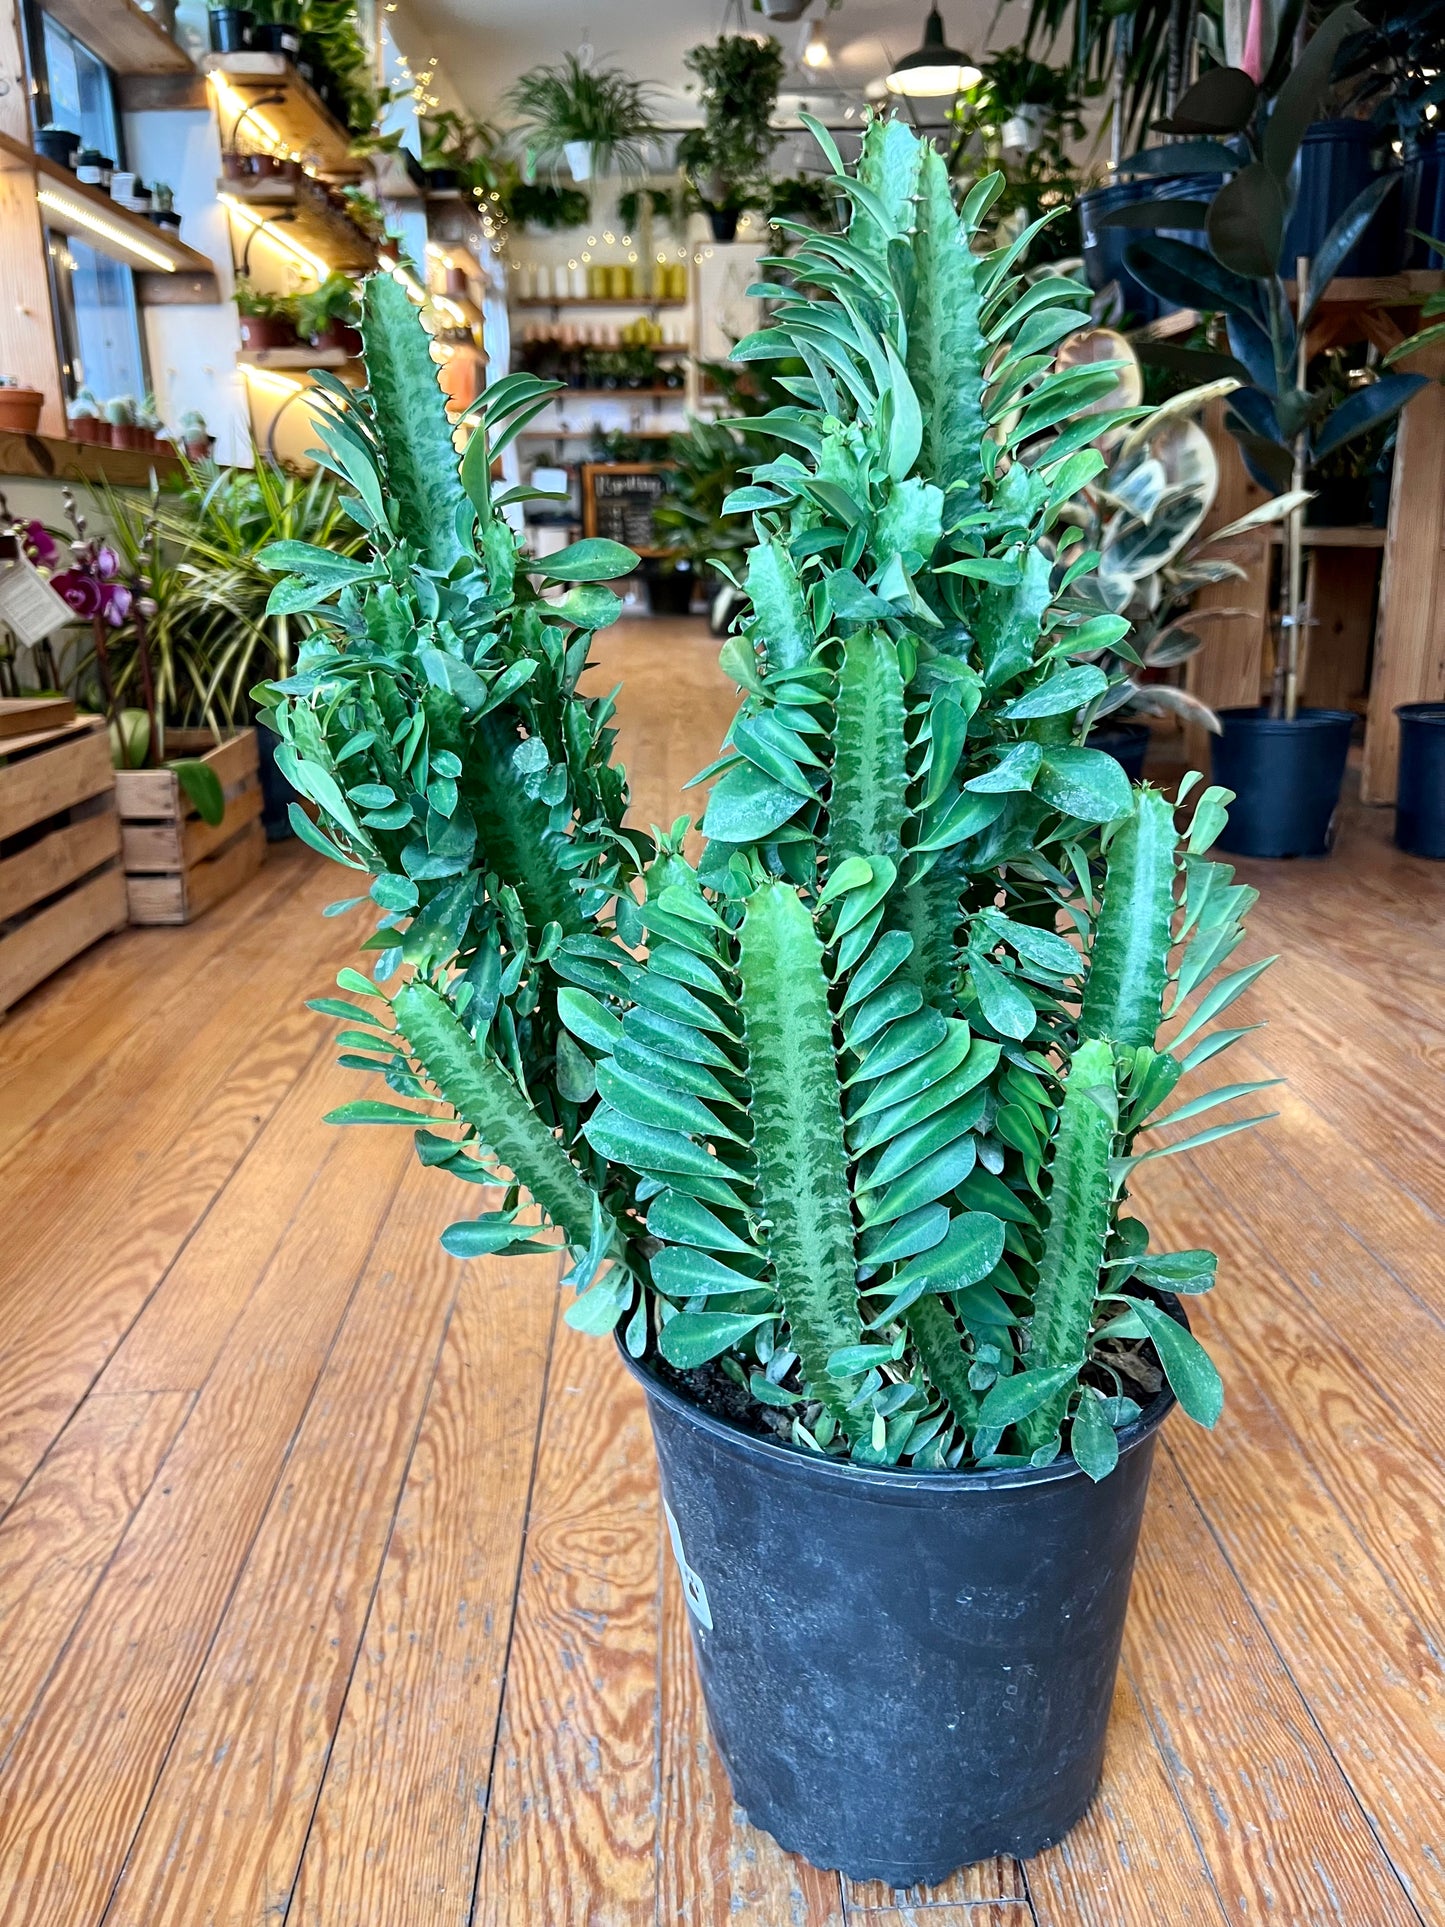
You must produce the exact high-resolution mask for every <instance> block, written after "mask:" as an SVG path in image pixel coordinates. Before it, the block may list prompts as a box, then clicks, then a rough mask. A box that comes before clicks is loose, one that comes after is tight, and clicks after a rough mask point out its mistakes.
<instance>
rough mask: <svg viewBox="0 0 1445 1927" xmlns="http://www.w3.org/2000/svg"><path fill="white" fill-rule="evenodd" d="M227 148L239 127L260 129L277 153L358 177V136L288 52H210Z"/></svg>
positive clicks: (206, 63)
mask: <svg viewBox="0 0 1445 1927" xmlns="http://www.w3.org/2000/svg"><path fill="white" fill-rule="evenodd" d="M201 70H202V72H203V73H206V74H208V75H209V76H210V79H211V83H212V86H213V88H214V89H215V93H216V98H217V102H218V105H219V108H220V111H221V115H222V132H223V137H224V140H225V144H226V146H227V147H233V146H234V145H235V144H236V137H237V134H238V132H250V131H251V130H254V132H255V134H256V135H257V136H258V137H259V140H260V143H261V144H263V145H265V146H267V147H268V148H269V149H270V150H271V151H272V152H285V153H288V154H291V155H293V156H294V157H295V158H296V159H298V160H305V161H309V162H311V163H312V164H313V165H314V166H316V167H318V168H319V169H321V171H322V172H324V173H328V174H337V175H342V176H346V177H357V176H359V174H360V172H361V170H360V168H359V166H358V164H357V162H356V161H355V159H354V158H353V155H352V137H351V135H350V134H349V133H348V132H347V131H346V129H345V128H344V127H343V126H342V125H341V124H340V122H339V121H338V120H337V119H336V118H335V116H334V115H333V114H332V113H331V112H330V111H329V110H328V109H327V107H326V105H325V103H324V102H323V100H322V99H321V96H320V95H319V94H318V93H317V92H316V90H315V88H314V87H312V86H311V84H310V82H309V81H307V80H304V79H303V78H302V76H301V75H300V74H299V73H298V72H297V71H296V68H295V67H294V66H293V65H292V63H291V62H290V61H289V60H288V59H287V58H286V56H285V55H284V54H273V53H234V54H207V55H206V56H205V58H204V59H203V60H202V62H201Z"/></svg>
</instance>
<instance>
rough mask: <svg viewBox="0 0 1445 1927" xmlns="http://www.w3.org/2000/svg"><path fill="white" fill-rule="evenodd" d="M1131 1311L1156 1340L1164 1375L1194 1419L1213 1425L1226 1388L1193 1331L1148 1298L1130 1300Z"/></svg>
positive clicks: (1220, 1409) (1202, 1423)
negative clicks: (1187, 1329)
mask: <svg viewBox="0 0 1445 1927" xmlns="http://www.w3.org/2000/svg"><path fill="white" fill-rule="evenodd" d="M1129 1304H1130V1308H1131V1309H1132V1310H1133V1311H1134V1312H1135V1313H1136V1315H1137V1316H1138V1317H1139V1318H1140V1320H1141V1321H1142V1322H1143V1325H1144V1327H1145V1329H1146V1331H1147V1332H1148V1334H1149V1336H1150V1337H1151V1338H1152V1339H1153V1341H1154V1349H1155V1351H1156V1352H1157V1353H1158V1354H1159V1363H1160V1364H1161V1365H1162V1366H1163V1367H1164V1376H1165V1377H1166V1378H1167V1379H1168V1380H1169V1384H1170V1386H1171V1388H1172V1389H1173V1392H1174V1396H1175V1397H1176V1398H1177V1399H1178V1400H1179V1403H1180V1404H1181V1405H1182V1406H1183V1408H1184V1410H1185V1411H1186V1412H1187V1413H1188V1414H1189V1416H1190V1418H1192V1419H1194V1420H1196V1421H1197V1422H1198V1423H1199V1424H1200V1425H1206V1426H1212V1425H1213V1424H1214V1423H1215V1421H1216V1420H1217V1419H1218V1417H1219V1414H1220V1412H1221V1411H1222V1410H1223V1409H1224V1385H1223V1383H1222V1382H1221V1380H1220V1376H1219V1372H1218V1370H1217V1369H1216V1367H1215V1364H1214V1360H1213V1359H1212V1358H1211V1357H1210V1356H1209V1354H1208V1352H1207V1351H1205V1349H1204V1347H1203V1346H1202V1345H1201V1344H1200V1342H1199V1340H1198V1339H1197V1338H1196V1337H1195V1336H1194V1334H1193V1332H1189V1331H1186V1330H1185V1329H1184V1327H1183V1325H1181V1324H1179V1323H1178V1321H1177V1320H1176V1319H1173V1318H1171V1317H1170V1316H1169V1314H1168V1312H1167V1311H1164V1310H1163V1309H1162V1308H1161V1307H1160V1306H1158V1305H1156V1304H1153V1303H1152V1302H1151V1301H1150V1300H1149V1299H1147V1298H1137V1299H1130V1301H1129Z"/></svg>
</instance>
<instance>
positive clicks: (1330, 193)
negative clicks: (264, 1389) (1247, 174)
mask: <svg viewBox="0 0 1445 1927" xmlns="http://www.w3.org/2000/svg"><path fill="white" fill-rule="evenodd" d="M1379 146H1380V134H1379V130H1378V129H1377V128H1375V127H1373V126H1372V125H1371V124H1370V122H1369V121H1365V120H1318V121H1315V122H1314V123H1313V125H1312V126H1310V127H1308V128H1307V129H1306V130H1305V136H1304V139H1303V140H1302V141H1301V143H1300V152H1299V187H1298V191H1297V193H1296V195H1295V204H1294V208H1293V211H1292V212H1291V214H1290V217H1289V225H1288V226H1287V227H1286V228H1285V232H1284V246H1283V247H1282V248H1281V250H1280V273H1281V274H1282V275H1283V276H1284V277H1285V279H1286V280H1287V281H1292V280H1293V279H1294V272H1295V264H1296V262H1297V261H1298V259H1299V257H1300V255H1302V254H1303V255H1306V256H1308V258H1309V259H1310V260H1313V259H1314V257H1315V256H1316V255H1317V254H1318V253H1319V251H1320V247H1321V245H1322V243H1323V241H1324V238H1325V236H1326V235H1327V234H1328V233H1329V231H1330V229H1331V228H1332V227H1333V226H1334V224H1335V222H1336V221H1337V220H1338V219H1339V218H1340V216H1341V215H1342V214H1343V213H1344V211H1345V209H1346V208H1347V207H1348V206H1349V205H1350V202H1351V201H1353V200H1354V198H1355V196H1356V195H1357V194H1360V193H1362V192H1363V191H1364V189H1365V188H1367V187H1368V186H1369V185H1370V182H1371V181H1372V180H1374V178H1375V175H1376V173H1377V172H1379V171H1380V170H1379V169H1377V168H1376V165H1375V156H1376V150H1377V149H1378V148H1379ZM1404 239H1405V230H1404V224H1403V223H1402V221H1401V219H1400V196H1399V190H1398V189H1396V191H1395V193H1393V194H1391V195H1388V196H1387V197H1386V201H1385V205H1384V206H1383V207H1382V208H1381V209H1380V210H1379V211H1378V212H1377V214H1376V215H1375V218H1374V219H1373V220H1372V221H1371V222H1370V224H1369V226H1368V227H1367V228H1366V229H1365V231H1364V233H1363V234H1362V235H1361V236H1360V238H1359V240H1358V241H1356V243H1355V245H1354V246H1353V247H1352V248H1351V249H1350V251H1349V253H1348V254H1347V255H1346V256H1345V258H1344V260H1343V261H1342V262H1341V263H1340V266H1339V270H1338V272H1339V273H1340V274H1342V275H1370V274H1393V273H1394V272H1395V270H1396V269H1397V268H1398V267H1399V266H1400V257H1401V253H1402V250H1403V247H1404Z"/></svg>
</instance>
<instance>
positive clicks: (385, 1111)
mask: <svg viewBox="0 0 1445 1927" xmlns="http://www.w3.org/2000/svg"><path fill="white" fill-rule="evenodd" d="M423 1115H424V1114H423V1113H422V1112H420V1111H409V1110H407V1108H406V1107H405V1105H402V1104H384V1103H382V1102H381V1100H380V1099H378V1098H372V1097H359V1098H357V1099H356V1100H355V1102H354V1103H351V1104H340V1105H338V1106H337V1108H336V1109H335V1110H334V1111H328V1112H327V1113H326V1115H325V1117H323V1118H322V1120H321V1121H322V1123H323V1124H412V1125H414V1124H415V1123H416V1122H417V1120H418V1118H420V1117H421V1116H423Z"/></svg>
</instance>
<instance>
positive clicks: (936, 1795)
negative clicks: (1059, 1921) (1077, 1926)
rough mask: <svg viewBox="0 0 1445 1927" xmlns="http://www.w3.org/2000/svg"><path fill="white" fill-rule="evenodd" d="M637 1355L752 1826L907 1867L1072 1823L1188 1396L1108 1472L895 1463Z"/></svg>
mask: <svg viewBox="0 0 1445 1927" xmlns="http://www.w3.org/2000/svg"><path fill="white" fill-rule="evenodd" d="M1170 1309H1171V1311H1173V1312H1174V1313H1175V1315H1176V1316H1177V1315H1179V1313H1178V1307H1177V1305H1176V1304H1174V1303H1173V1302H1172V1301H1171V1302H1170ZM620 1350H621V1347H620V1346H619V1351H620ZM623 1357H624V1359H625V1362H626V1363H627V1365H628V1368H629V1370H630V1371H632V1372H633V1374H634V1375H635V1376H636V1377H637V1378H638V1379H639V1380H640V1381H641V1383H642V1386H643V1389H644V1390H645V1392H646V1394H647V1403H648V1412H649V1415H650V1417H651V1420H652V1431H653V1437H654V1440H655V1441H656V1445H657V1458H658V1466H659V1469H660V1471H661V1475H662V1496H663V1501H664V1504H665V1506H666V1509H667V1510H666V1519H667V1526H668V1530H669V1533H670V1534H671V1538H672V1546H673V1552H674V1554H675V1556H676V1558H677V1562H678V1566H679V1569H680V1570H681V1572H682V1575H683V1583H684V1588H685V1591H686V1595H687V1602H688V1606H689V1609H690V1612H689V1617H690V1621H691V1625H692V1635H693V1646H694V1651H695V1653H696V1655H697V1664H698V1671H699V1674H700V1675H701V1679H702V1688H703V1697H704V1699H705V1701H706V1704H707V1710H708V1718H709V1721H710V1723H711V1726H712V1732H713V1737H714V1739H715V1740H716V1742H717V1747H718V1751H719V1753H720V1754H721V1755H722V1758H723V1761H724V1763H725V1764H726V1766H727V1769H728V1774H729V1776H730V1778H731V1780H732V1786H733V1792H734V1793H735V1795H736V1797H737V1800H738V1803H739V1804H740V1805H741V1806H742V1807H743V1808H744V1810H745V1811H746V1813H747V1816H748V1818H749V1819H750V1820H751V1821H752V1823H753V1825H754V1826H758V1827H763V1828H765V1829H766V1830H767V1832H769V1833H770V1834H772V1835H773V1837H774V1839H775V1840H777V1841H778V1842H779V1843H780V1844H781V1845H782V1846H783V1847H785V1848H787V1849H788V1851H789V1852H791V1853H800V1854H802V1855H803V1856H804V1857H805V1858H806V1859H808V1860H811V1861H812V1863H813V1864H814V1866H817V1867H826V1868H834V1867H836V1868H841V1869H842V1871H843V1872H844V1873H846V1874H849V1875H850V1876H851V1877H852V1878H854V1879H855V1880H883V1881H886V1882H887V1883H888V1885H889V1886H892V1887H907V1886H912V1885H914V1884H915V1883H916V1882H934V1881H939V1880H942V1879H944V1878H945V1877H946V1876H947V1875H948V1874H949V1873H951V1872H952V1871H953V1870H954V1868H956V1867H959V1866H962V1865H964V1864H965V1863H967V1862H969V1861H975V1860H983V1859H986V1858H988V1857H989V1856H990V1855H992V1854H1017V1855H1019V1856H1020V1857H1026V1856H1028V1855H1029V1854H1032V1853H1037V1852H1039V1851H1040V1849H1041V1848H1043V1847H1046V1846H1049V1845H1050V1844H1052V1843H1053V1842H1054V1841H1056V1840H1058V1839H1060V1838H1061V1837H1062V1836H1063V1835H1064V1834H1065V1833H1067V1832H1068V1830H1069V1828H1070V1827H1071V1826H1072V1825H1073V1824H1074V1822H1075V1821H1076V1820H1077V1819H1078V1818H1079V1816H1080V1815H1081V1814H1082V1813H1083V1811H1084V1809H1085V1807H1086V1806H1087V1805H1088V1803H1089V1801H1090V1799H1091V1797H1092V1796H1093V1792H1094V1789H1095V1787H1096V1786H1097V1784H1098V1780H1099V1769H1100V1766H1101V1764H1102V1761H1103V1754H1104V1729H1105V1726H1106V1724H1107V1722H1108V1717H1109V1702H1110V1697H1111V1695H1112V1692H1113V1686H1114V1674H1115V1671H1116V1668H1117V1666H1118V1659H1119V1642H1120V1638H1121V1636H1122V1633H1123V1629H1124V1609H1125V1607H1126V1605H1127V1603H1128V1598H1129V1577H1130V1573H1131V1571H1132V1569H1133V1565H1134V1551H1135V1547H1136V1545H1137V1543H1138V1537H1139V1521H1140V1517H1141V1515H1142V1513H1143V1509H1144V1495H1145V1490H1146V1488H1147V1486H1148V1483H1149V1469H1150V1465H1151V1463H1152V1461H1153V1456H1154V1440H1155V1435H1156V1433H1157V1432H1158V1429H1159V1426H1160V1424H1161V1422H1162V1421H1163V1419H1164V1417H1165V1415H1166V1414H1167V1413H1168V1411H1169V1409H1170V1407H1171V1406H1172V1404H1173V1402H1174V1401H1173V1398H1172V1395H1171V1394H1170V1393H1169V1392H1168V1391H1167V1390H1166V1391H1165V1392H1164V1393H1162V1394H1161V1395H1160V1396H1159V1397H1158V1398H1156V1399H1155V1400H1154V1401H1153V1402H1152V1404H1150V1405H1149V1406H1148V1407H1147V1408H1146V1410H1145V1411H1144V1412H1143V1413H1142V1414H1141V1416H1140V1417H1139V1419H1137V1420H1136V1421H1135V1423H1134V1424H1133V1425H1131V1426H1130V1427H1129V1428H1128V1429H1127V1430H1125V1431H1122V1432H1120V1434H1119V1448H1120V1453H1119V1464H1118V1467H1117V1469H1116V1470H1115V1471H1114V1472H1113V1473H1111V1474H1110V1476H1109V1477H1108V1478H1106V1479H1104V1480H1102V1481H1101V1482H1100V1483H1099V1484H1098V1485H1092V1484H1090V1482H1089V1480H1088V1479H1086V1478H1085V1477H1084V1475H1083V1473H1081V1472H1080V1471H1079V1469H1078V1467H1077V1466H1076V1465H1075V1464H1074V1462H1073V1460H1072V1459H1071V1458H1066V1459H1060V1460H1059V1461H1057V1462H1056V1463H1055V1464H1053V1465H1050V1466H1045V1467H1042V1468H1040V1469H1037V1470H1035V1469H1030V1468H1025V1469H1023V1470H1006V1471H997V1472H968V1473H962V1472H908V1471H873V1470H871V1469H867V1468H864V1467H859V1466H851V1465H848V1464H846V1463H841V1464H840V1463H839V1462H838V1461H836V1460H831V1459H820V1458H814V1457H812V1456H811V1455H809V1454H805V1453H802V1452H797V1451H791V1450H789V1449H788V1448H787V1447H785V1446H782V1445H779V1444H776V1443H774V1442H773V1441H771V1440H765V1439H762V1438H759V1437H756V1436H754V1435H752V1434H749V1433H745V1432H741V1431H738V1430H736V1429H734V1428H733V1427H732V1426H730V1425H728V1424H725V1423H724V1422H723V1421H722V1420H721V1419H718V1418H714V1417H712V1416H711V1415H709V1414H707V1413H705V1412H703V1411H701V1410H700V1409H699V1408H698V1407H697V1406H696V1405H694V1404H692V1403H690V1402H689V1401H688V1400H687V1399H685V1398H683V1397H682V1396H681V1395H680V1394H679V1393H678V1392H676V1391H674V1390H672V1389H671V1388H670V1387H669V1386H665V1385H663V1384H661V1383H660V1382H659V1381H658V1380H657V1379H656V1378H654V1377H653V1376H652V1375H651V1373H650V1372H648V1371H647V1370H646V1369H645V1368H643V1367H641V1366H638V1365H636V1364H634V1363H633V1361H632V1360H630V1359H626V1355H625V1354H623Z"/></svg>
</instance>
